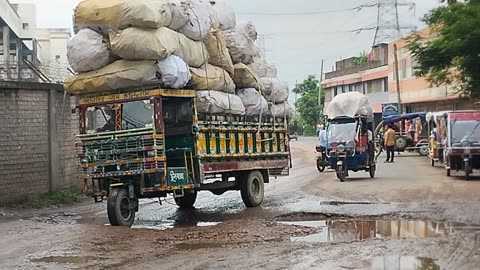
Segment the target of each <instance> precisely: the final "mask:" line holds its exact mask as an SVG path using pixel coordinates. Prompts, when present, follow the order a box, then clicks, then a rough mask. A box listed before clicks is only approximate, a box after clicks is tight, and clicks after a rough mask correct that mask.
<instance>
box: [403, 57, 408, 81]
mask: <svg viewBox="0 0 480 270" xmlns="http://www.w3.org/2000/svg"><path fill="white" fill-rule="evenodd" d="M406 78H407V59H402V79H406Z"/></svg>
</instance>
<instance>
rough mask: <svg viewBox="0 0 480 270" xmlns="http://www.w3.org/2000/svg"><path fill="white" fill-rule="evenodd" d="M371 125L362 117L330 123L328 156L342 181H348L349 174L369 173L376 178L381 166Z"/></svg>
mask: <svg viewBox="0 0 480 270" xmlns="http://www.w3.org/2000/svg"><path fill="white" fill-rule="evenodd" d="M368 124H369V123H368V122H367V119H366V118H365V117H361V116H358V117H337V118H334V119H331V120H329V122H328V125H327V155H328V159H329V163H330V166H331V168H332V169H334V170H335V171H336V173H337V178H338V179H339V180H340V181H342V182H345V180H346V178H347V177H348V172H349V171H354V172H358V171H365V172H368V173H369V174H370V178H375V172H376V169H377V165H376V157H375V150H374V144H373V132H372V131H371V130H369V128H368ZM370 124H371V123H370ZM369 134H370V136H369ZM369 137H370V138H369Z"/></svg>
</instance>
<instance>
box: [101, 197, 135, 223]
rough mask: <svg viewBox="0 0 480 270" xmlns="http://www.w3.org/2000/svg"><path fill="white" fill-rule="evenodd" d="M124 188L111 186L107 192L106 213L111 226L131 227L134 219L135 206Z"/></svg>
mask: <svg viewBox="0 0 480 270" xmlns="http://www.w3.org/2000/svg"><path fill="white" fill-rule="evenodd" d="M132 205H133V204H132V201H131V200H130V198H129V197H128V194H127V190H126V189H125V188H112V191H111V192H110V194H108V202H107V213H108V220H109V221H110V224H111V225H112V226H125V227H131V226H132V225H133V222H134V221H135V208H134V207H132Z"/></svg>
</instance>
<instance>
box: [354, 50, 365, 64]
mask: <svg viewBox="0 0 480 270" xmlns="http://www.w3.org/2000/svg"><path fill="white" fill-rule="evenodd" d="M367 61H368V57H367V53H366V52H365V51H363V52H362V53H360V55H359V56H358V57H354V58H353V64H354V65H361V64H363V63H366V62H367Z"/></svg>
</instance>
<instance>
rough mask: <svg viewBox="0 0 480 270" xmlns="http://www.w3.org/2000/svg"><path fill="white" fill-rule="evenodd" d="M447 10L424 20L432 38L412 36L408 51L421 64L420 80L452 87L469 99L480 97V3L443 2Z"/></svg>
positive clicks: (440, 9) (470, 0) (438, 10)
mask: <svg viewBox="0 0 480 270" xmlns="http://www.w3.org/2000/svg"><path fill="white" fill-rule="evenodd" d="M443 2H446V3H447V4H448V5H447V6H442V7H438V8H435V9H433V10H432V11H430V12H429V13H428V14H427V15H426V16H425V17H424V18H423V21H424V22H426V23H427V24H428V25H429V27H430V29H431V33H432V37H421V36H420V35H413V36H412V37H410V40H409V44H408V46H407V48H408V49H409V50H410V51H411V53H412V56H413V57H414V59H415V60H416V61H417V62H418V66H417V67H416V68H417V72H416V75H417V76H425V77H426V78H427V79H428V80H429V82H430V83H432V84H433V85H437V86H438V85H444V84H451V85H455V86H456V87H457V90H458V91H459V92H460V93H462V94H464V95H465V96H469V97H478V96H480V46H478V44H480V28H479V27H478V26H479V25H480V0H467V1H465V2H464V3H460V1H452V0H444V1H443Z"/></svg>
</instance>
